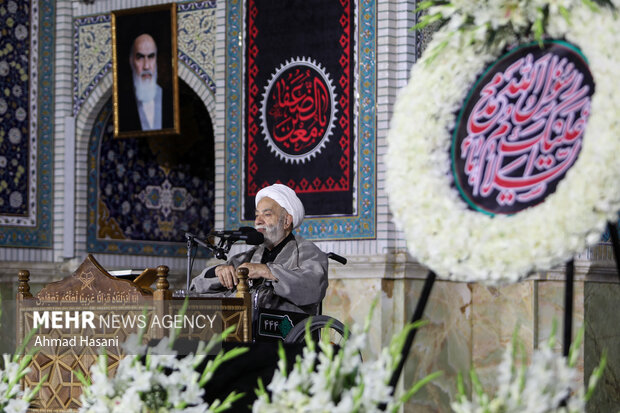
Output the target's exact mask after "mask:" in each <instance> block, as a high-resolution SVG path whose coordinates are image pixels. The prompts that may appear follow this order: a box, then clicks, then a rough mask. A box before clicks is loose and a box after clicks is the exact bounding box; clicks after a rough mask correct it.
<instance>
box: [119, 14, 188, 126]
mask: <svg viewBox="0 0 620 413" xmlns="http://www.w3.org/2000/svg"><path fill="white" fill-rule="evenodd" d="M177 61H178V59H177V9H176V4H173V3H170V4H163V5H157V6H148V7H140V8H135V9H125V10H115V11H113V12H112V72H113V78H114V92H113V101H114V137H115V138H132V137H148V136H174V135H179V134H180V120H179V80H178V76H177V73H178V72H177ZM143 78H145V79H146V81H144V80H143ZM153 81H155V83H156V85H153ZM147 99H148V100H147Z"/></svg>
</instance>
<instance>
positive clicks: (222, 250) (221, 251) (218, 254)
mask: <svg viewBox="0 0 620 413" xmlns="http://www.w3.org/2000/svg"><path fill="white" fill-rule="evenodd" d="M185 238H186V239H187V282H186V290H185V291H186V293H187V295H189V280H190V278H191V273H192V247H193V246H194V245H200V246H201V247H205V248H207V249H208V250H209V251H211V252H213V255H215V258H218V259H220V260H225V259H226V258H227V257H226V254H228V251H230V247H232V244H233V242H234V241H233V240H231V239H226V240H225V239H223V238H222V239H220V242H219V243H218V245H217V246H215V245H213V244H211V243H208V242H204V241H203V240H201V239H200V238H198V237H196V236H195V235H194V234H192V233H190V232H186V233H185Z"/></svg>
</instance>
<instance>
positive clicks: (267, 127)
mask: <svg viewBox="0 0 620 413" xmlns="http://www.w3.org/2000/svg"><path fill="white" fill-rule="evenodd" d="M247 13H248V14H247V25H246V27H247V39H248V40H247V60H246V61H247V66H246V106H245V110H246V113H245V118H246V141H245V155H246V156H245V162H246V165H245V177H244V183H245V188H244V206H245V207H244V213H243V215H244V219H253V218H254V197H255V195H256V193H257V192H258V191H259V190H260V189H261V188H263V187H265V186H267V185H271V184H273V183H276V182H278V183H282V184H285V185H288V186H290V187H291V188H293V189H295V191H296V192H297V194H298V195H299V197H300V199H301V200H302V202H303V203H304V206H305V208H306V214H307V215H335V214H337V215H346V214H352V213H353V201H354V197H353V182H354V181H353V179H354V169H353V167H354V164H355V162H354V158H353V156H354V120H353V102H354V100H353V92H354V66H355V62H354V38H353V36H354V33H355V27H354V21H355V20H354V16H355V15H354V4H353V2H351V1H350V0H342V1H340V2H338V1H333V0H330V1H328V0H319V1H311V2H309V1H304V0H288V1H278V2H274V1H269V0H248V7H247Z"/></svg>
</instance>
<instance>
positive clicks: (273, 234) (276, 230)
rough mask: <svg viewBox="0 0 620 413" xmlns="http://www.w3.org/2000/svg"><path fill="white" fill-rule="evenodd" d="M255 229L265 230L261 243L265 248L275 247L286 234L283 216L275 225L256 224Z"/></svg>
mask: <svg viewBox="0 0 620 413" xmlns="http://www.w3.org/2000/svg"><path fill="white" fill-rule="evenodd" d="M256 229H265V232H264V233H263V236H264V237H265V241H264V242H263V245H265V247H267V248H273V247H275V245H276V243H278V242H280V241H282V240H283V239H284V237H285V236H286V230H285V229H284V219H283V218H280V219H279V220H278V223H277V224H276V225H271V226H270V225H257V226H256Z"/></svg>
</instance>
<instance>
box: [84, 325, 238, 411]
mask: <svg viewBox="0 0 620 413" xmlns="http://www.w3.org/2000/svg"><path fill="white" fill-rule="evenodd" d="M233 328H234V327H230V328H228V329H227V330H225V331H224V332H223V333H222V334H221V335H220V336H218V337H215V338H213V339H211V340H210V341H209V343H208V344H207V345H206V346H205V345H204V342H201V343H200V344H199V346H198V349H197V350H196V352H195V354H189V355H187V356H185V357H183V358H177V352H176V351H174V350H173V349H172V348H173V344H174V341H175V336H174V335H173V336H172V338H169V337H164V338H163V339H162V340H161V341H160V342H159V343H158V344H157V346H155V347H149V348H147V346H146V345H142V344H140V343H141V342H142V337H141V336H142V332H141V333H140V334H134V335H131V336H130V337H129V338H128V339H127V341H126V342H125V345H124V349H125V351H126V354H132V356H126V357H124V358H123V359H122V360H121V361H120V362H119V364H118V368H117V370H116V373H115V374H114V376H112V377H108V372H107V366H108V364H107V357H106V354H105V353H103V354H101V355H99V357H98V358H97V363H95V364H93V365H92V366H91V370H90V376H91V377H90V380H89V379H87V378H86V377H84V375H83V374H81V373H80V372H76V374H77V375H78V378H79V379H80V381H81V382H82V384H83V393H82V395H81V397H80V400H81V402H82V407H81V408H80V410H79V412H80V413H95V412H109V413H125V412H140V413H155V412H157V413H174V412H191V413H205V412H213V413H217V412H222V411H225V410H228V409H229V408H230V407H231V406H232V404H233V403H234V402H235V401H237V400H238V399H239V398H241V397H242V396H243V393H236V392H235V391H232V392H231V393H230V394H228V396H227V397H226V398H225V399H224V400H223V401H221V402H220V401H219V400H216V401H215V402H213V403H212V404H211V405H209V404H208V403H206V402H205V401H204V400H203V398H202V396H203V393H204V385H205V383H207V382H208V381H209V380H210V379H211V377H212V376H213V373H214V372H215V370H216V369H217V368H218V367H219V365H220V364H222V363H223V362H225V361H227V360H230V359H232V358H234V357H237V356H238V355H240V354H242V353H244V352H246V351H247V350H248V348H247V347H238V348H234V349H232V350H229V351H226V352H225V351H223V350H221V351H220V352H219V353H218V354H217V355H216V357H215V358H214V359H212V360H209V361H208V362H207V364H206V366H205V368H204V370H203V371H202V373H199V372H198V371H197V370H196V368H197V367H198V366H199V365H200V364H201V363H202V362H203V361H204V360H205V358H206V357H207V355H208V354H209V353H210V351H211V350H212V349H213V347H214V346H215V345H216V344H218V343H219V342H221V341H222V340H224V339H225V338H226V336H227V335H228V334H230V333H231V332H232V331H233Z"/></svg>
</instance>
